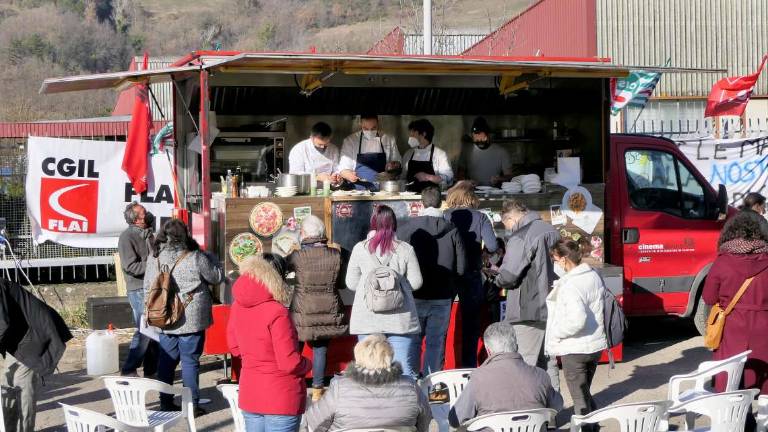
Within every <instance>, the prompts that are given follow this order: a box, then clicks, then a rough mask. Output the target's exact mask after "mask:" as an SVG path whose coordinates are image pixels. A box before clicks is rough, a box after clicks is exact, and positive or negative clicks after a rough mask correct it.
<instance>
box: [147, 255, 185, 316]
mask: <svg viewBox="0 0 768 432" xmlns="http://www.w3.org/2000/svg"><path fill="white" fill-rule="evenodd" d="M187 255H189V251H186V252H184V253H183V254H181V256H180V257H179V258H178V259H177V260H176V262H175V263H173V265H172V266H171V267H170V268H169V267H168V265H167V264H166V265H163V266H161V265H160V260H159V259H158V260H157V269H158V271H159V273H158V275H157V277H156V278H155V280H154V282H152V286H151V287H150V289H149V293H148V294H147V300H146V301H145V303H144V305H145V308H144V315H145V316H146V318H147V324H148V325H151V326H153V327H157V328H159V329H166V328H170V327H172V326H173V325H174V324H176V323H177V322H179V320H180V319H181V317H182V316H183V315H184V309H185V308H186V306H187V305H188V304H189V303H190V302H191V301H192V294H191V293H188V294H187V301H186V302H182V301H181V299H180V298H179V286H178V285H177V284H176V281H175V280H174V279H173V269H175V268H176V265H177V264H179V263H180V262H181V260H183V259H184V258H186V256H187Z"/></svg>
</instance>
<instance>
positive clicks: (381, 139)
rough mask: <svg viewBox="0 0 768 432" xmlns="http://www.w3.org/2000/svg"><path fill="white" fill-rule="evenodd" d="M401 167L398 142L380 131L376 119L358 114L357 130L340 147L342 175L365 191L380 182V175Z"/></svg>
mask: <svg viewBox="0 0 768 432" xmlns="http://www.w3.org/2000/svg"><path fill="white" fill-rule="evenodd" d="M401 168H402V166H401V164H400V151H399V150H398V149H397V143H396V142H395V139H394V138H392V137H391V136H390V135H387V134H384V133H383V132H381V131H380V130H379V118H378V116H376V115H367V114H364V115H361V116H360V131H359V132H355V133H353V134H352V135H350V136H348V137H347V138H346V139H344V143H343V144H342V146H341V161H340V162H339V169H340V170H341V172H340V174H341V176H342V177H343V178H344V179H345V180H347V181H349V182H350V183H358V184H357V185H356V187H357V188H358V189H365V188H371V186H372V185H371V183H373V182H377V181H379V180H380V179H379V178H377V176H378V175H379V174H381V173H384V172H397V171H400V170H401ZM397 175H399V173H398V174H397Z"/></svg>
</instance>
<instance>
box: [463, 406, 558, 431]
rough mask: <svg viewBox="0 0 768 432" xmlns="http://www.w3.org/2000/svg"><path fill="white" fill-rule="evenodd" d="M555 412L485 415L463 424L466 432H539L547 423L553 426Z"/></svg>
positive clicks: (513, 412)
mask: <svg viewBox="0 0 768 432" xmlns="http://www.w3.org/2000/svg"><path fill="white" fill-rule="evenodd" d="M556 415H557V411H555V410H553V409H549V408H542V409H532V410H521V411H507V412H501V413H494V414H486V415H482V416H480V417H476V418H473V419H472V420H468V421H466V422H465V423H464V427H466V429H467V430H468V431H480V430H484V429H485V428H490V429H492V430H493V431H494V432H539V431H542V430H546V429H545V425H546V424H547V423H552V424H553V425H554V421H555V416H556Z"/></svg>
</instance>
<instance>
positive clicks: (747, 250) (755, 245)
mask: <svg viewBox="0 0 768 432" xmlns="http://www.w3.org/2000/svg"><path fill="white" fill-rule="evenodd" d="M720 252H724V253H731V254H738V255H744V254H759V253H768V243H766V242H765V241H764V240H744V239H733V240H729V241H727V242H725V243H723V244H721V245H720Z"/></svg>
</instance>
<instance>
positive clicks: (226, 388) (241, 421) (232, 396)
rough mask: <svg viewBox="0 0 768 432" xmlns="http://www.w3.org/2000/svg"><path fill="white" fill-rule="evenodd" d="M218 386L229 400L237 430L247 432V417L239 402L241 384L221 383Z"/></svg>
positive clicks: (236, 431) (230, 410)
mask: <svg viewBox="0 0 768 432" xmlns="http://www.w3.org/2000/svg"><path fill="white" fill-rule="evenodd" d="M216 388H217V389H219V391H220V392H221V394H223V395H224V398H225V399H226V400H227V402H229V412H230V413H231V414H232V420H234V422H235V432H245V418H244V417H243V412H242V411H240V405H239V404H238V397H239V394H240V386H239V385H237V384H219V385H217V386H216Z"/></svg>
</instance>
